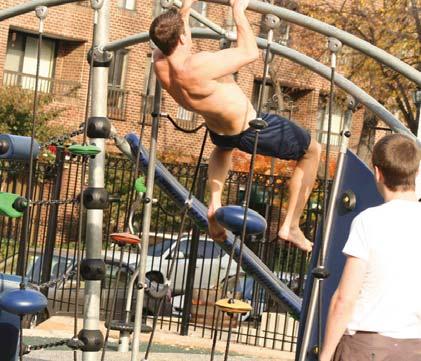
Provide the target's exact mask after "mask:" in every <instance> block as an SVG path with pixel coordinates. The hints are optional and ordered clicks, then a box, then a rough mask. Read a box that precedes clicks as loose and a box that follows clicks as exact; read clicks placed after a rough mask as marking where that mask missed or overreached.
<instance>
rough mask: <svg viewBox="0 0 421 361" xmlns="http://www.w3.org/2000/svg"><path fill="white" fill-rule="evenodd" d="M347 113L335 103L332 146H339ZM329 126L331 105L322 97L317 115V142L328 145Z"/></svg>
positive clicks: (331, 137)
mask: <svg viewBox="0 0 421 361" xmlns="http://www.w3.org/2000/svg"><path fill="white" fill-rule="evenodd" d="M344 117H345V113H344V111H343V109H342V107H341V106H340V104H337V103H334V104H333V109H332V125H331V136H330V144H331V145H334V146H338V145H339V143H340V140H341V136H340V134H341V131H342V127H343V123H344ZM328 125H329V103H328V99H327V97H321V98H320V102H319V109H318V114H317V140H318V141H319V142H320V143H322V144H326V143H327V133H328Z"/></svg>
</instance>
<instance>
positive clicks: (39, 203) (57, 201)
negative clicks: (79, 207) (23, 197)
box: [30, 198, 80, 206]
mask: <svg viewBox="0 0 421 361" xmlns="http://www.w3.org/2000/svg"><path fill="white" fill-rule="evenodd" d="M77 203H80V199H79V198H70V199H52V200H39V201H31V202H30V204H31V205H33V206H46V205H53V204H56V205H62V204H77Z"/></svg>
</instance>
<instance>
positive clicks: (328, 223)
mask: <svg viewBox="0 0 421 361" xmlns="http://www.w3.org/2000/svg"><path fill="white" fill-rule="evenodd" d="M355 107H356V101H355V99H354V98H351V97H350V98H349V99H348V110H347V112H346V113H345V122H344V127H343V130H342V137H341V147H340V150H339V155H338V161H337V166H336V173H335V178H334V180H333V185H332V190H331V194H330V197H329V206H328V209H327V212H326V220H325V222H324V225H325V227H326V228H325V230H324V233H323V242H324V244H325V247H324V248H323V249H322V250H320V252H322V254H321V255H320V257H322V259H323V260H324V261H325V260H326V251H327V247H328V243H329V241H330V235H331V230H332V220H333V216H334V211H335V208H336V203H337V197H338V192H339V186H340V184H341V182H342V175H343V171H344V161H345V154H346V152H347V149H348V144H349V137H350V136H351V132H350V129H351V124H352V115H353V112H354V110H355ZM323 252H324V253H323ZM323 266H324V264H323ZM321 282H322V281H321V280H319V279H317V278H316V277H315V278H314V281H313V288H312V290H311V296H310V301H309V306H308V311H307V317H306V320H305V325H304V333H303V338H302V342H301V345H300V346H301V347H300V349H299V350H297V355H296V356H297V357H298V358H297V360H298V361H305V360H306V359H307V356H308V355H307V352H308V349H309V347H310V345H309V342H310V337H311V331H312V327H313V322H314V319H315V316H316V309H317V301H318V295H319V292H321V287H320V283H321ZM319 317H321V316H319ZM321 347H322V345H320V344H319V345H318V348H319V350H320V348H321Z"/></svg>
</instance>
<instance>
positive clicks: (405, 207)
mask: <svg viewBox="0 0 421 361" xmlns="http://www.w3.org/2000/svg"><path fill="white" fill-rule="evenodd" d="M343 252H344V253H345V254H346V255H350V256H354V257H357V258H361V259H363V260H365V261H367V271H366V274H365V277H364V281H363V285H362V289H361V292H360V294H359V296H358V299H357V302H356V306H355V309H354V313H353V316H352V319H351V322H350V323H349V324H348V328H347V333H348V334H354V333H355V331H371V332H378V333H380V334H381V335H383V336H388V337H393V338H420V339H421V203H418V202H411V201H406V200H392V201H390V202H387V203H384V204H382V205H380V206H378V207H373V208H369V209H367V210H365V211H363V212H361V213H360V214H359V215H358V216H357V217H355V219H354V221H353V222H352V226H351V232H350V235H349V238H348V241H347V243H346V244H345V247H344V249H343Z"/></svg>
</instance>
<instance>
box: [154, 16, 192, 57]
mask: <svg viewBox="0 0 421 361" xmlns="http://www.w3.org/2000/svg"><path fill="white" fill-rule="evenodd" d="M181 34H184V22H183V19H182V18H181V15H180V13H179V12H178V11H177V9H175V8H171V9H169V10H168V11H167V12H165V13H163V14H161V15H159V16H157V17H156V18H155V19H154V20H153V21H152V24H151V26H150V28H149V36H150V37H151V40H152V41H153V42H154V43H155V45H156V46H157V47H158V48H159V49H160V50H161V51H162V52H163V53H164V54H165V55H166V56H168V55H171V54H172V53H173V52H174V50H175V48H176V47H177V44H178V39H179V38H180V35H181Z"/></svg>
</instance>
